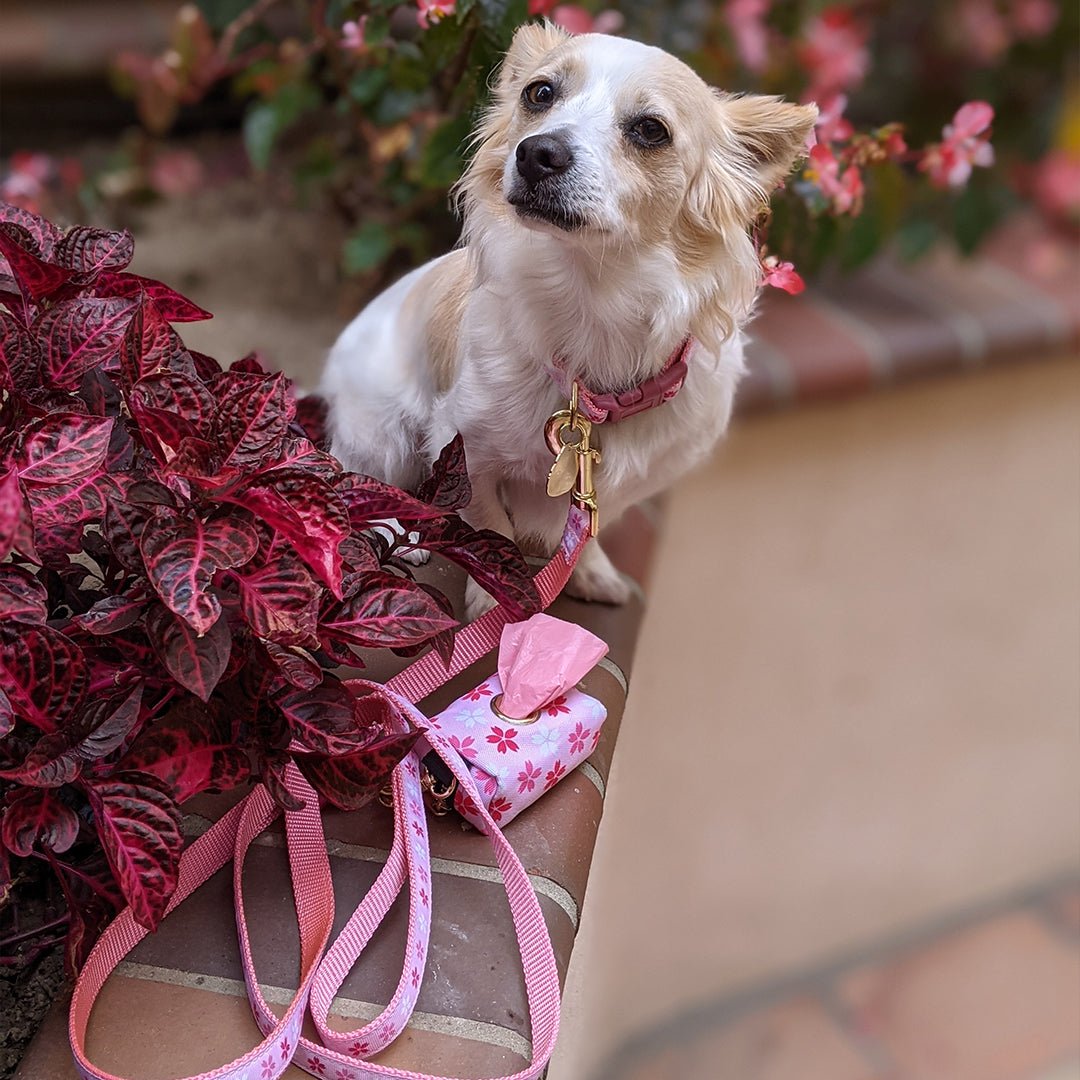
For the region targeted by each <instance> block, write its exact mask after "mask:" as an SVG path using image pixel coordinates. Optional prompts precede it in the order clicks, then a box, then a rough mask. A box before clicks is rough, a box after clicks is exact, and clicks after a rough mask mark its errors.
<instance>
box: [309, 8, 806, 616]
mask: <svg viewBox="0 0 1080 1080" xmlns="http://www.w3.org/2000/svg"><path fill="white" fill-rule="evenodd" d="M816 117H817V109H816V107H815V106H813V105H792V104H787V103H785V102H782V101H780V100H778V99H776V98H772V97H757V96H741V97H740V96H733V95H728V94H722V93H717V92H714V91H713V90H710V89H709V87H708V86H706V85H705V83H704V82H702V80H701V79H699V78H698V77H697V75H695V74H694V72H693V71H691V70H690V69H689V68H688V67H687V66H686V65H685V64H683V63H681V62H680V61H678V60H676V59H675V58H674V57H672V56H670V55H669V54H667V53H665V52H663V51H661V50H660V49H656V48H652V47H650V46H647V45H642V44H639V43H637V42H634V41H628V40H625V39H622V38H617V37H608V36H605V35H601V34H585V35H582V36H571V35H569V34H566V33H564V32H563V31H561V30H559V29H558V28H556V27H554V26H552V25H549V24H544V25H540V24H531V25H526V26H523V27H521V28H520V29H519V30H518V31H517V33H516V34H515V35H514V40H513V43H512V45H511V47H510V50H509V52H508V53H507V55H506V58H505V61H504V63H503V65H502V68H501V71H500V74H499V77H498V82H497V85H496V88H495V93H494V101H493V104H492V106H491V108H490V110H489V111H488V113H487V115H486V116H485V118H484V120H483V121H482V123H481V124H480V127H479V129H478V131H477V133H476V142H477V150H476V154H475V156H474V157H473V159H472V162H471V164H470V165H469V167H468V169H467V171H466V172H465V174H464V176H463V177H462V179H461V181H460V182H459V184H458V198H459V200H460V204H461V206H462V208H463V210H464V221H465V224H464V245H463V246H462V247H460V248H458V249H457V250H455V251H452V252H450V253H449V254H448V255H444V256H442V257H441V258H438V259H434V260H433V261H432V262H429V263H428V264H426V265H425V266H422V267H420V268H419V269H418V270H414V271H413V272H412V273H410V274H409V275H407V276H406V277H405V278H403V279H402V280H401V281H399V282H398V283H397V284H396V285H394V286H392V287H391V288H389V289H388V290H387V291H386V292H384V293H382V294H381V295H380V296H378V297H376V299H375V300H373V301H372V302H371V303H370V304H369V305H368V306H367V307H366V308H365V309H364V310H363V311H362V312H361V313H360V314H359V315H358V316H357V317H356V319H355V320H354V321H353V322H352V323H351V324H350V325H349V326H348V327H347V328H346V330H345V331H344V332H343V333H342V335H341V337H340V338H339V340H338V341H337V343H336V344H335V345H334V347H333V350H332V351H331V353H330V357H329V360H328V363H327V367H326V371H325V374H324V376H323V381H322V387H321V392H322V393H323V395H324V396H325V397H326V398H327V399H328V400H329V402H330V432H331V439H332V449H333V452H334V453H335V454H336V455H337V457H338V458H340V459H341V461H342V462H343V463H344V464H345V465H346V467H348V468H350V469H353V470H355V471H357V472H362V473H366V474H368V475H372V476H376V477H379V478H380V479H383V480H386V481H388V482H390V483H393V484H396V485H398V486H401V487H405V488H409V487H412V486H414V485H415V484H416V483H417V482H418V481H419V480H420V478H421V477H422V475H423V474H424V472H425V470H426V464H427V462H430V461H431V460H433V459H434V458H435V456H437V454H438V452H439V450H440V448H441V447H442V446H443V445H444V444H445V443H447V442H449V441H450V440H451V439H452V438H453V436H454V435H455V433H457V432H461V434H462V436H463V437H464V440H465V447H466V454H467V457H468V463H469V472H470V476H471V478H472V485H473V499H472V503H471V505H470V506H469V508H468V510H467V511H466V512H465V514H464V516H465V517H466V519H467V520H468V521H469V522H470V524H472V525H473V526H475V527H477V528H489V529H495V530H498V531H499V532H501V533H504V534H505V535H507V536H511V537H514V538H516V539H517V540H518V541H519V542H520V543H523V544H525V546H527V547H531V548H533V549H534V550H540V551H542V552H547V553H550V552H551V551H553V550H554V548H555V547H556V546H557V544H558V541H559V537H560V535H561V533H562V528H563V525H564V523H565V519H566V506H567V500H566V499H553V498H550V497H549V496H548V495H547V493H546V489H545V483H546V479H547V474H548V470H549V469H550V467H551V463H552V455H551V452H550V451H549V449H548V447H547V445H546V444H545V441H544V437H543V429H544V422H545V421H546V420H547V418H548V416H549V415H550V414H551V413H552V412H554V411H555V410H556V409H559V408H565V407H566V397H565V393H564V389H565V385H564V388H563V390H561V389H560V388H559V386H558V385H557V384H556V383H557V380H558V381H562V382H563V383H564V384H565V382H566V380H567V379H576V380H578V382H579V384H580V385H581V386H583V387H585V388H586V389H587V390H589V391H592V392H593V393H597V394H602V393H605V392H606V393H618V392H620V391H625V390H626V389H628V388H633V387H636V386H639V385H641V384H642V383H646V382H647V381H648V380H650V379H651V378H653V377H655V376H656V375H657V374H658V373H659V372H661V371H662V370H664V369H665V367H666V366H667V364H668V362H669V357H672V356H673V354H674V353H675V352H676V351H677V350H678V349H679V347H680V343H683V342H685V341H687V339H690V340H692V342H693V344H692V346H691V349H690V353H689V357H688V371H687V374H686V377H685V382H684V384H683V386H682V389H681V391H680V392H678V393H677V395H676V396H675V397H674V398H673V399H672V400H670V401H668V402H666V403H665V404H663V405H661V406H659V407H656V408H652V409H649V410H648V411H645V412H641V413H638V414H637V415H634V416H630V417H627V418H626V419H622V420H619V421H618V422H615V423H608V424H603V425H601V426H598V427H596V428H595V429H594V433H595V436H596V437H595V439H594V442H598V443H600V444H601V446H602V451H603V459H602V463H601V464H600V465H599V466H598V468H597V470H596V488H597V492H598V496H599V503H600V507H601V512H602V516H603V519H604V521H605V522H611V521H612V520H614V519H615V518H617V517H618V516H619V515H620V514H621V513H622V512H623V511H624V510H625V509H626V508H627V507H628V506H630V505H632V504H634V503H636V502H638V501H640V500H641V499H644V498H647V497H648V496H650V495H652V494H655V493H656V492H658V491H660V490H662V489H664V488H666V487H667V486H668V485H670V484H671V483H672V482H673V481H674V480H675V479H676V478H677V477H679V476H680V475H682V474H683V473H684V472H686V471H687V470H688V469H690V468H691V467H693V466H694V465H695V464H696V463H698V462H700V461H701V460H702V459H703V458H704V457H705V456H706V455H707V454H708V452H709V451H710V449H711V448H712V446H713V445H714V443H715V442H716V440H717V439H718V437H719V436H720V435H721V433H722V432H723V431H724V428H725V427H726V426H727V423H728V418H729V416H730V414H731V405H732V398H733V396H734V393H735V386H736V383H737V382H738V379H739V376H740V374H741V373H742V371H743V339H742V334H741V327H742V326H743V325H744V324H745V322H746V321H747V320H748V318H749V317H750V314H751V310H752V307H753V304H754V299H755V296H756V294H757V291H758V286H759V283H760V278H761V271H760V267H759V264H758V259H757V255H756V252H755V249H754V244H753V241H752V239H751V237H750V234H749V230H750V227H751V225H752V223H753V221H754V220H755V219H756V217H757V216H758V214H759V213H760V211H761V210H762V208H763V206H764V205H765V204H766V203H767V201H768V196H769V193H770V192H771V191H772V189H773V188H774V187H775V186H776V185H777V184H778V183H779V182H780V181H781V180H782V179H783V178H784V177H785V176H786V175H787V174H788V172H789V171H790V170H791V168H792V166H793V165H794V163H795V161H796V159H797V158H799V157H800V156H801V154H802V153H803V148H804V145H805V143H806V139H807V136H808V135H809V133H810V131H811V129H812V128H813V125H814V121H815V119H816ZM555 369H558V371H559V372H561V373H562V378H561V380H560V379H558V376H557V374H556V371H555ZM553 375H555V376H556V377H555V378H553ZM470 586H471V588H470V592H469V594H468V597H467V607H468V614H469V615H470V617H472V616H475V615H476V614H478V613H479V612H480V611H482V610H484V609H485V608H486V607H487V606H489V605H490V603H491V600H490V597H488V596H487V594H486V593H484V592H483V590H481V589H479V588H478V587H476V586H474V585H473V583H472V582H470ZM569 589H570V591H571V592H572V593H574V594H575V595H578V596H580V597H583V598H585V599H589V600H601V601H606V602H609V603H620V602H623V601H625V600H626V599H627V597H628V595H629V591H630V590H629V586H628V584H627V582H626V581H625V580H624V578H623V577H622V576H621V575H620V574H619V573H618V571H617V570H616V569H615V567H614V566H613V565H612V564H611V562H610V561H609V559H608V558H607V556H606V555H605V554H604V551H603V549H602V548H601V547H600V545H599V544H598V543H597V541H595V540H593V541H590V543H589V544H588V545H587V547H586V549H585V551H584V552H583V554H582V556H581V560H580V562H579V563H578V566H577V568H576V570H575V572H574V576H573V579H572V581H571V583H570V586H569Z"/></svg>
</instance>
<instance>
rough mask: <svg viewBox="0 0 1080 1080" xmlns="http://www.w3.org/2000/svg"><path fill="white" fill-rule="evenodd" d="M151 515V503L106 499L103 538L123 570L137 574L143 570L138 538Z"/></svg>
mask: <svg viewBox="0 0 1080 1080" xmlns="http://www.w3.org/2000/svg"><path fill="white" fill-rule="evenodd" d="M153 516H154V506H153V505H137V504H135V503H131V502H127V501H125V500H123V499H109V500H107V501H106V504H105V539H106V540H108V542H109V547H110V548H112V552H113V554H114V555H115V556H116V558H117V560H118V561H119V563H120V565H121V566H122V567H123V568H124V569H125V570H130V571H131V572H132V573H137V574H141V573H143V572H144V567H143V559H142V552H141V550H140V549H139V539H140V538H141V536H142V534H143V530H144V529H145V528H146V523H147V522H148V521H149V520H150V519H151V518H152V517H153Z"/></svg>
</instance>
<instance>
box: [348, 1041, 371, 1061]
mask: <svg viewBox="0 0 1080 1080" xmlns="http://www.w3.org/2000/svg"><path fill="white" fill-rule="evenodd" d="M370 1050H371V1047H370V1046H369V1045H368V1044H367V1043H366V1042H354V1043H353V1044H352V1046H350V1047H349V1053H350V1054H352V1056H353V1057H359V1056H360V1055H361V1054H367V1053H369V1052H370Z"/></svg>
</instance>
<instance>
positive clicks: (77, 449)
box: [0, 205, 538, 962]
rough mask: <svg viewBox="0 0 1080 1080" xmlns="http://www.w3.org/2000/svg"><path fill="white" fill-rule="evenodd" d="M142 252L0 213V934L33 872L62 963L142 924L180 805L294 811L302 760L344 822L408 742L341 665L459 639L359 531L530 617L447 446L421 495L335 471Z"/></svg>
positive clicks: (445, 608)
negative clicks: (267, 802)
mask: <svg viewBox="0 0 1080 1080" xmlns="http://www.w3.org/2000/svg"><path fill="white" fill-rule="evenodd" d="M132 250H133V244H132V239H131V236H130V234H128V233H126V232H122V233H121V232H106V231H104V230H100V229H91V228H84V227H75V228H71V229H69V230H68V231H67V232H65V233H61V232H60V231H59V230H58V229H57V228H55V227H54V226H53V225H51V224H50V223H49V222H48V221H46V220H44V219H43V218H39V217H36V216H34V215H32V214H29V213H27V212H26V211H23V210H20V209H17V208H15V207H12V206H8V205H0V253H2V256H3V257H2V258H0V804H2V807H3V816H2V819H0V914H2V912H3V908H4V906H5V902H6V901H8V900H9V899H10V897H9V895H8V894H9V891H10V888H11V885H12V882H13V880H15V879H17V878H18V877H19V876H20V875H21V874H22V873H23V871H24V869H25V866H24V864H25V863H26V862H27V861H31V860H38V861H43V862H45V863H47V864H48V866H49V867H50V868H51V869H52V872H53V873H54V874H55V876H56V879H57V881H58V882H59V885H60V887H61V889H62V890H63V894H64V896H65V897H66V899H67V906H68V916H69V923H70V930H69V932H68V947H69V959H70V960H71V961H72V962H75V961H76V960H77V959H78V958H79V957H80V956H81V955H83V954H84V952H85V949H86V947H87V946H88V944H89V943H90V941H91V939H92V937H93V934H94V932H95V930H96V929H97V928H98V926H99V925H100V924H101V922H102V921H103V920H104V919H105V918H106V917H107V916H108V915H109V914H111V912H112V911H113V910H114V909H115V907H116V906H117V905H118V904H119V903H120V902H121V900H123V901H126V902H127V903H128V904H130V905H131V907H132V909H133V912H134V914H135V917H136V919H137V920H138V921H139V922H140V923H142V924H143V925H145V926H148V927H153V926H155V925H156V924H157V922H158V920H159V919H160V918H161V916H162V912H163V910H164V907H165V904H166V903H167V901H168V899H169V896H170V895H171V894H172V891H173V889H174V887H175V884H176V874H177V860H178V857H179V854H180V848H181V843H182V840H181V833H180V813H179V810H178V804H179V803H180V802H182V801H183V800H185V799H187V798H189V797H191V796H192V795H195V794H197V793H198V792H200V791H206V790H223V789H226V788H231V787H234V786H236V785H238V784H242V783H246V782H248V781H249V780H251V779H259V780H261V781H262V782H263V783H264V784H265V785H266V786H267V788H268V789H269V791H270V793H271V794H272V796H273V797H274V798H275V799H276V800H277V801H278V802H279V803H280V804H281V805H283V806H285V807H286V808H289V807H294V806H295V805H296V804H295V800H294V799H293V797H292V796H290V794H289V793H288V792H287V790H286V788H285V784H284V773H285V769H286V767H287V766H288V765H289V764H290V763H295V764H296V766H297V767H298V768H299V769H300V771H301V772H302V773H303V774H304V775H305V776H306V777H307V778H308V780H309V781H310V782H311V783H312V785H313V786H314V788H315V789H316V790H317V791H318V792H319V794H320V795H321V796H323V797H324V798H326V799H328V800H329V801H330V802H332V803H334V804H335V805H337V806H340V807H343V808H346V809H353V808H356V807H358V806H360V805H362V804H363V803H365V802H366V801H367V800H368V799H369V798H370V797H371V795H372V794H373V793H374V792H375V791H377V790H378V788H379V787H380V786H381V785H382V784H383V782H384V781H385V779H386V777H387V775H388V774H389V772H390V770H391V769H392V768H393V766H394V765H395V764H396V763H397V761H398V760H400V758H401V757H402V755H403V754H404V753H405V752H406V751H407V750H408V749H409V747H410V746H411V745H412V742H413V741H414V739H415V737H416V734H417V732H415V731H408V732H401V731H399V730H398V729H397V728H396V727H395V726H394V724H393V723H392V722H391V721H392V717H390V716H389V715H388V714H387V712H386V706H385V703H384V702H383V701H382V699H381V698H375V697H356V696H354V695H353V693H351V692H350V691H349V690H347V689H346V687H345V685H344V684H343V682H342V681H341V680H340V679H339V678H338V676H337V675H336V674H335V668H336V667H337V666H338V665H342V664H344V665H349V666H351V667H357V666H362V661H361V660H360V658H359V657H358V656H357V655H356V653H355V652H354V650H355V649H357V648H364V649H371V648H390V649H394V650H396V651H398V652H400V653H402V654H404V655H410V654H413V653H415V652H417V651H419V650H421V649H423V648H425V647H428V646H434V647H435V648H436V649H438V650H439V651H440V654H441V655H443V656H444V657H445V656H446V655H447V652H448V651H449V650H452V638H451V636H450V634H451V631H452V628H453V627H454V626H455V625H456V624H455V620H454V617H453V612H452V608H451V606H450V603H449V601H448V600H447V599H446V597H445V596H443V595H442V594H441V593H440V592H438V591H437V590H435V589H433V588H432V587H430V586H428V585H425V584H421V583H418V582H416V581H414V580H413V579H412V577H411V575H410V573H409V569H408V566H407V565H406V564H405V563H404V562H403V561H402V560H401V558H400V557H399V549H398V548H397V547H396V546H392V545H391V544H390V543H388V542H387V541H386V540H385V539H383V538H382V537H381V535H380V534H378V533H375V532H372V531H368V530H369V526H370V525H371V523H372V522H373V521H376V520H380V519H384V518H386V517H390V516H393V517H397V518H399V519H400V520H401V521H402V522H404V523H406V525H407V527H408V528H409V529H412V530H416V531H417V532H418V533H419V534H420V537H421V541H422V543H423V544H424V546H426V547H428V548H430V549H432V550H434V551H437V552H439V553H440V554H441V555H443V556H444V557H445V558H447V559H450V560H452V561H454V562H457V563H460V564H461V565H463V566H465V567H466V569H467V570H468V571H469V572H470V573H471V574H472V575H473V576H474V577H476V578H477V579H478V580H480V581H481V582H482V584H483V585H484V587H485V588H487V589H488V590H489V591H491V592H492V593H493V595H495V596H497V597H499V598H500V599H502V600H503V601H504V602H506V603H508V604H509V605H510V606H511V608H513V609H515V610H517V611H518V612H520V613H525V612H528V611H531V610H535V608H536V607H537V606H538V597H537V594H536V591H535V587H534V585H533V582H532V577H531V575H530V572H529V569H528V566H527V564H526V563H525V561H524V559H523V558H522V556H521V554H520V553H519V552H518V551H517V549H516V548H515V547H514V546H513V544H512V543H511V542H510V541H509V540H507V539H506V538H505V537H502V536H499V535H498V534H495V533H490V532H475V531H473V530H471V529H469V528H468V527H467V526H466V525H465V524H464V522H463V521H462V520H461V519H460V517H458V516H457V514H456V511H457V510H458V509H459V508H461V507H462V506H464V505H466V504H467V503H468V501H469V499H470V489H469V481H468V476H467V474H466V471H465V460H464V455H463V452H462V446H461V441H460V439H458V440H455V441H454V442H453V443H451V444H450V445H449V446H448V447H447V448H446V449H445V450H444V452H443V454H442V455H441V457H440V458H439V461H438V462H437V463H436V465H435V467H434V470H433V472H432V475H431V476H430V478H429V479H428V480H427V481H426V482H425V483H424V484H423V485H422V486H421V488H420V489H419V490H418V491H417V493H416V494H415V495H409V494H406V493H405V492H403V491H399V490H397V489H395V488H393V487H390V486H388V485H386V484H383V483H381V482H379V481H376V480H373V479H371V478H369V477H365V476H359V475H356V474H353V473H348V472H345V471H344V470H343V469H342V467H341V465H340V464H339V462H338V461H337V460H335V459H334V458H333V457H331V456H330V455H329V454H327V453H326V452H325V451H324V450H322V449H320V448H319V447H318V445H317V443H318V440H319V431H318V409H317V408H316V407H315V405H314V404H313V403H312V402H311V401H309V400H306V401H301V402H299V403H297V402H296V401H295V400H294V397H293V392H292V387H291V386H290V384H289V381H288V380H287V379H286V378H285V377H284V376H283V375H280V374H271V373H269V372H267V371H264V370H263V368H262V367H261V365H260V364H259V362H258V360H257V359H256V358H255V357H254V356H249V357H245V358H244V359H243V360H240V361H239V362H237V363H236V364H234V365H233V366H232V368H231V369H229V370H228V371H223V370H222V368H221V367H220V366H219V365H218V363H217V362H216V361H215V360H213V359H211V358H210V357H208V356H204V355H202V354H200V353H193V352H190V351H189V350H187V349H186V348H185V347H184V344H183V342H182V341H181V339H180V337H179V335H178V334H177V333H176V331H175V330H174V329H173V327H172V324H173V323H178V322H186V321H192V320H198V319H204V318H208V317H209V316H208V314H207V313H206V312H205V311H203V310H202V309H201V308H199V307H198V306H197V305H195V304H193V303H192V302H191V301H190V300H187V299H186V298H185V297H183V296H181V295H180V294H179V293H176V292H174V291H173V290H172V289H171V288H169V287H168V286H166V285H164V284H162V283H161V282H158V281H152V280H149V279H146V278H142V277H139V276H138V275H135V274H131V273H127V272H126V271H125V267H126V265H127V263H128V261H129V260H130V259H131V255H132ZM3 944H4V943H3V942H2V941H0V946H2V945H3Z"/></svg>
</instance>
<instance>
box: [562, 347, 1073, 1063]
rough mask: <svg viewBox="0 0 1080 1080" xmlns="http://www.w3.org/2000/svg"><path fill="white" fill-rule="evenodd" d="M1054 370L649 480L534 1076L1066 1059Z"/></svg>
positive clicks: (930, 394) (1068, 569)
mask: <svg viewBox="0 0 1080 1080" xmlns="http://www.w3.org/2000/svg"><path fill="white" fill-rule="evenodd" d="M1078 405H1080V365H1077V364H1076V363H1075V362H1068V361H1040V362H1039V363H1033V364H1031V365H1030V366H1022V367H1012V368H1009V369H1001V370H997V371H992V372H989V373H984V374H980V375H976V376H972V377H967V378H955V379H951V380H946V381H928V382H924V383H920V384H918V385H913V386H910V387H907V388H905V389H902V390H897V391H893V392H890V393H888V394H883V395H879V396H869V397H864V398H860V399H857V400H853V401H851V402H848V403H846V404H836V405H829V406H822V407H818V408H808V409H802V410H799V411H798V412H796V413H792V414H788V415H783V416H777V417H769V418H764V419H754V420H747V421H745V422H743V423H742V424H741V426H739V428H738V429H737V430H736V431H735V432H734V433H733V435H732V437H731V439H730V441H729V444H728V446H727V447H726V448H725V450H724V451H723V453H722V454H721V455H720V456H719V457H718V458H717V459H716V461H715V462H714V464H713V465H712V466H710V467H709V468H707V469H705V470H703V471H702V472H700V473H698V474H697V475H695V476H694V477H692V478H690V479H689V480H688V481H687V482H686V483H684V484H683V485H682V486H681V487H680V488H679V489H678V490H677V491H676V492H674V493H673V495H672V498H671V502H670V507H669V515H668V521H667V525H666V529H665V534H664V539H663V541H662V544H661V548H660V551H659V555H658V559H657V565H656V569H655V572H654V579H653V583H652V587H651V589H650V594H651V596H650V605H651V606H650V611H649V614H648V616H647V619H646V625H645V628H644V631H643V635H642V639H641V642H640V646H639V653H638V658H637V660H636V661H635V668H634V686H633V688H632V691H631V695H630V702H629V706H628V709H627V713H626V718H625V720H624V723H623V728H622V732H621V735H620V740H619V747H618V750H617V753H616V757H615V764H614V769H613V773H612V777H611V783H610V788H609V795H608V801H607V807H606V811H605V817H604V821H603V825H602V827H601V830H600V837H599V841H598V846H597V851H596V855H595V859H594V866H593V875H592V879H591V881H590V884H589V894H588V897H587V900H586V903H585V908H584V915H583V923H582V928H581V932H580V934H579V938H578V943H577V947H576V949H575V952H574V959H573V964H572V968H571V974H570V980H569V986H568V993H567V997H566V1004H565V1007H564V1022H563V1035H562V1038H561V1043H560V1047H559V1050H558V1052H557V1057H556V1060H555V1062H554V1063H553V1065H552V1068H551V1070H550V1076H551V1080H601V1078H602V1080H668V1078H671V1080H676V1078H677V1080H819V1078H820V1080H847V1078H849V1077H850V1078H852V1080H871V1078H875V1080H1066V1078H1071V1080H1080V886H1078V885H1077V882H1078V881H1080V867H1078V861H1080V782H1078V774H1080V767H1078V766H1080V755H1078V754H1077V750H1078V749H1080V738H1078V735H1080V660H1078V658H1080V626H1078V617H1077V608H1078V604H1077V601H1078V598H1080V483H1078V477H1080V423H1078V417H1080V408H1078Z"/></svg>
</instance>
